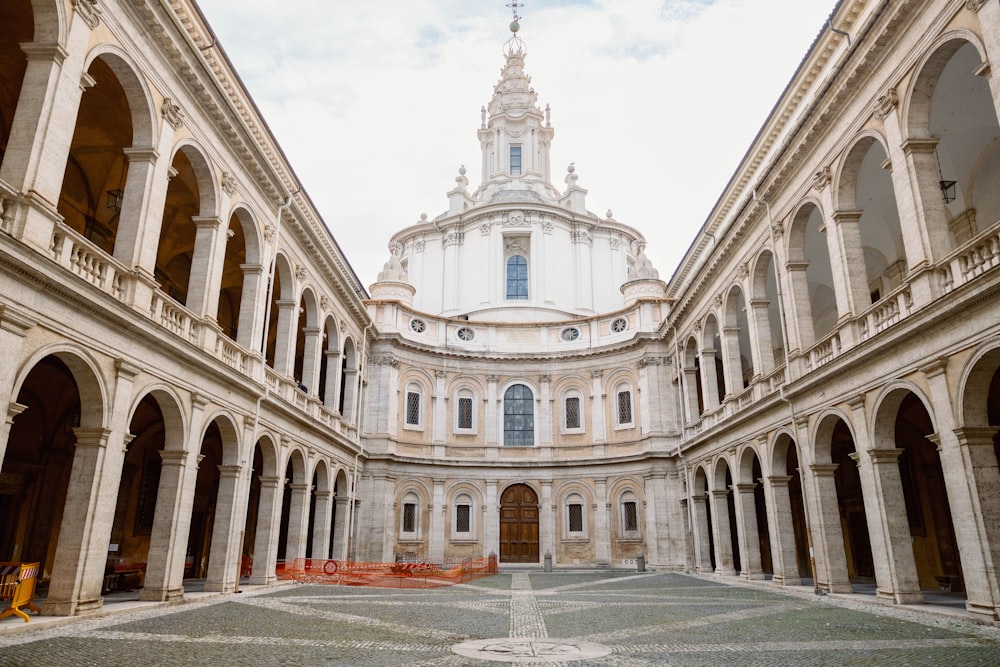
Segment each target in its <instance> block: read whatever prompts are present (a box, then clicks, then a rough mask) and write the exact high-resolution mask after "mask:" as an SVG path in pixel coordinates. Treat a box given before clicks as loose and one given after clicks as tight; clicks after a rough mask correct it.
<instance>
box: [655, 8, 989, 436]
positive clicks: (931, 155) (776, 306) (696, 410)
mask: <svg viewBox="0 0 1000 667" xmlns="http://www.w3.org/2000/svg"><path fill="white" fill-rule="evenodd" d="M918 4H919V6H906V7H903V6H886V5H880V6H878V7H872V6H864V5H865V3H852V2H844V3H841V4H840V5H838V8H837V11H836V12H835V13H834V16H833V17H832V25H834V26H836V27H837V29H838V30H843V31H844V32H846V33H847V34H849V35H850V36H851V40H850V41H849V40H848V39H847V36H846V35H844V34H842V33H841V32H836V31H834V30H831V29H830V27H829V26H828V27H827V28H826V29H825V30H824V31H823V32H822V33H821V34H820V35H819V37H818V38H817V41H816V43H815V44H814V46H813V48H812V49H811V51H810V53H809V54H808V55H807V57H806V59H805V60H804V61H803V63H802V65H801V66H800V68H799V70H798V72H797V73H796V75H795V77H794V78H793V79H792V81H791V82H790V83H789V85H788V87H787V88H786V91H785V93H784V95H783V97H782V99H781V101H780V102H779V104H778V105H777V106H776V107H775V110H774V111H773V112H772V115H771V117H770V118H769V120H768V121H767V123H766V124H765V125H764V127H763V128H762V129H761V131H760V133H759V135H758V137H757V139H756V141H755V143H754V145H753V146H752V147H751V149H750V150H749V151H748V153H747V157H746V158H745V160H744V162H743V164H742V165H741V166H740V168H739V170H737V172H736V173H735V174H734V176H733V177H732V179H731V181H730V183H729V185H728V187H727V189H726V191H725V192H724V193H723V195H722V197H721V198H720V200H719V203H718V205H717V206H716V208H715V209H714V210H713V211H712V213H711V215H710V216H709V218H708V220H707V221H706V223H705V225H704V227H703V228H702V231H701V232H700V233H699V235H698V237H696V239H695V240H694V242H693V243H692V245H691V247H690V249H689V250H688V253H687V255H686V256H685V259H684V261H683V262H682V264H681V266H680V268H679V269H678V271H677V272H676V274H675V276H674V278H673V280H672V281H671V284H670V288H669V290H668V297H670V298H672V299H675V302H674V305H673V308H672V312H671V314H670V317H669V318H668V319H667V321H666V322H665V323H664V326H663V328H662V331H663V333H664V335H665V336H666V337H667V339H668V340H670V341H672V344H673V346H674V354H675V359H676V371H675V372H676V374H677V376H678V377H680V378H681V382H680V394H681V397H680V401H679V402H680V405H681V407H682V409H683V411H684V420H685V423H686V424H687V429H686V434H685V437H686V438H689V439H690V438H694V437H696V436H697V434H698V433H700V432H701V431H702V430H703V429H704V428H706V427H710V426H712V425H715V424H719V423H721V422H723V421H724V420H726V419H727V418H729V417H732V416H734V415H735V414H737V413H738V412H740V411H741V410H744V409H746V408H747V407H749V406H751V405H752V404H754V403H755V402H758V401H760V400H762V399H764V398H766V397H768V396H770V395H771V394H772V393H774V392H776V391H777V390H778V389H779V387H781V386H782V385H784V384H788V383H794V382H796V381H798V380H800V379H803V378H807V377H809V376H810V374H812V373H815V372H816V371H818V370H819V369H820V368H822V367H823V366H824V365H826V364H828V363H830V362H831V361H833V360H835V359H837V358H839V357H841V356H843V355H845V354H848V353H850V352H852V351H854V350H861V349H877V346H879V345H884V344H885V343H886V342H887V341H889V340H894V339H895V338H896V337H898V336H900V335H903V336H912V335H913V333H914V332H916V331H920V330H922V329H923V330H926V326H927V323H929V322H931V321H933V319H934V318H943V317H945V316H946V315H949V314H955V313H959V312H961V310H962V308H963V307H964V304H966V303H970V302H973V301H975V300H976V299H977V298H978V297H980V296H981V295H983V294H985V293H987V292H989V291H990V290H992V289H994V288H995V287H996V284H997V282H998V280H1000V273H998V267H1000V199H998V197H997V194H996V188H995V187H993V184H995V183H996V182H997V179H998V178H1000V123H998V118H1000V86H998V84H997V83H996V81H995V77H991V76H989V73H990V71H991V68H992V65H993V63H995V62H996V60H997V58H998V57H1000V36H998V35H997V31H996V29H995V26H996V25H997V21H998V15H1000V8H998V7H997V6H996V3H965V4H962V5H961V6H953V5H944V4H943V3H931V2H928V3H918ZM887 33H888V34H891V35H892V38H891V39H888V40H880V39H879V38H877V36H878V35H882V34H887ZM888 49H892V50H893V51H894V54H893V57H892V58H887V57H886V51H887V50H888ZM876 62H878V63H880V65H879V66H873V63H876ZM945 297H947V298H945ZM872 346H876V347H875V348H873V347H872Z"/></svg>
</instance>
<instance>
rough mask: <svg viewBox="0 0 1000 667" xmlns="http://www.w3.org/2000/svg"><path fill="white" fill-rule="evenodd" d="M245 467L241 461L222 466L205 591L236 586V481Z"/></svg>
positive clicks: (221, 589) (227, 589) (237, 531)
mask: <svg viewBox="0 0 1000 667" xmlns="http://www.w3.org/2000/svg"><path fill="white" fill-rule="evenodd" d="M242 472H243V468H242V467H241V466H238V465H221V466H219V491H218V494H217V498H216V501H215V520H214V522H213V524H212V545H211V548H210V550H209V559H208V573H207V575H206V578H205V590H206V591H220V592H231V591H234V590H236V581H237V579H238V578H239V576H240V559H241V557H242V554H241V553H239V544H237V543H238V542H239V540H238V539H237V540H235V541H234V540H233V535H234V534H235V535H236V536H239V532H240V529H241V527H240V525H239V524H238V522H237V519H238V518H240V516H241V515H240V512H238V511H237V507H236V500H237V493H236V491H237V485H238V483H239V480H240V474H241V473H242Z"/></svg>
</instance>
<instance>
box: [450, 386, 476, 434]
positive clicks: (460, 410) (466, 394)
mask: <svg viewBox="0 0 1000 667" xmlns="http://www.w3.org/2000/svg"><path fill="white" fill-rule="evenodd" d="M457 398H458V400H457V401H456V403H455V431H456V432H459V433H475V432H476V410H475V406H476V403H475V400H474V399H475V396H474V395H473V393H472V391H471V390H469V389H460V390H459V391H458V397H457Z"/></svg>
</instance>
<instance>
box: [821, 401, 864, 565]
mask: <svg viewBox="0 0 1000 667" xmlns="http://www.w3.org/2000/svg"><path fill="white" fill-rule="evenodd" d="M830 452H831V454H830V458H831V461H832V463H834V464H836V465H837V469H836V471H835V472H834V482H835V484H836V488H837V506H838V507H839V508H840V523H841V531H842V533H843V535H844V553H845V555H846V557H847V575H848V578H849V579H850V581H852V582H866V583H874V581H875V558H874V556H873V555H872V545H871V538H870V537H869V533H868V515H867V514H866V513H865V501H864V497H863V496H862V491H861V475H860V473H859V472H858V466H857V463H856V461H855V456H856V455H857V454H856V449H855V446H854V436H853V435H851V431H850V429H849V428H848V427H847V424H846V423H844V421H843V420H842V419H837V421H836V423H835V424H834V426H833V430H832V433H831V435H830Z"/></svg>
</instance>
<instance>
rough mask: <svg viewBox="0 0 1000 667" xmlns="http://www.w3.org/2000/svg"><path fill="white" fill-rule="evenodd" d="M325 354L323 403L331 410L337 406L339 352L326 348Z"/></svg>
mask: <svg viewBox="0 0 1000 667" xmlns="http://www.w3.org/2000/svg"><path fill="white" fill-rule="evenodd" d="M323 354H325V355H326V396H320V398H321V399H323V405H325V406H326V407H328V408H329V409H331V410H335V409H336V408H337V399H338V397H337V392H338V391H340V364H341V361H340V352H339V351H338V350H327V351H326V352H324V353H323Z"/></svg>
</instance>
